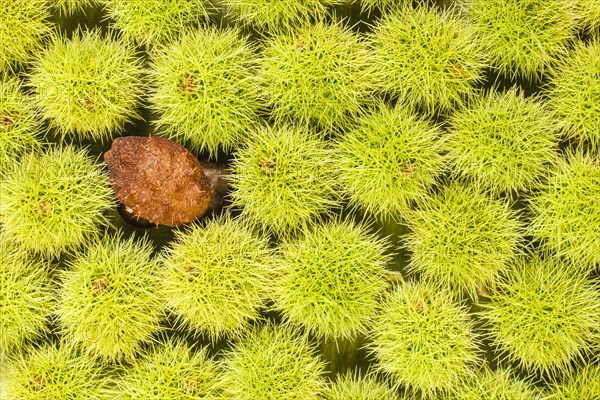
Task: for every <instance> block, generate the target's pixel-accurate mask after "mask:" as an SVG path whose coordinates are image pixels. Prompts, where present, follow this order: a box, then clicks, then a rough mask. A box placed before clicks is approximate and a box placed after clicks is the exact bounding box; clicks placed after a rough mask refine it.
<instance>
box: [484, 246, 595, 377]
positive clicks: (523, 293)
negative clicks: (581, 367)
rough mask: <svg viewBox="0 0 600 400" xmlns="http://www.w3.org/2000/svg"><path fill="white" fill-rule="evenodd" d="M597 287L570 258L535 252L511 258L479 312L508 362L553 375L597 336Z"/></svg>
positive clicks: (563, 369) (579, 357) (578, 359)
mask: <svg viewBox="0 0 600 400" xmlns="http://www.w3.org/2000/svg"><path fill="white" fill-rule="evenodd" d="M598 286H599V285H598V281H597V280H591V279H588V278H587V277H586V276H584V275H582V274H581V273H578V270H577V268H576V267H574V266H573V265H572V263H570V262H568V261H564V260H562V259H560V258H558V257H556V256H554V255H547V256H546V255H544V256H541V255H539V254H535V255H532V256H531V257H530V258H528V259H526V258H519V259H517V260H515V261H514V270H513V271H512V272H511V273H510V274H507V275H506V276H505V277H503V279H502V280H501V281H499V283H498V287H497V289H496V290H493V291H492V292H491V295H490V300H491V301H490V302H489V303H486V304H484V305H482V306H483V307H484V308H483V310H482V311H481V315H482V316H483V317H484V318H485V320H486V321H487V324H488V330H489V336H490V338H491V339H492V340H493V342H494V344H495V345H496V346H497V348H498V350H500V351H503V352H506V357H507V358H508V359H509V360H510V361H514V362H517V363H519V364H520V365H521V366H522V367H523V368H525V369H526V370H527V371H532V372H544V373H548V374H553V375H557V374H560V373H564V372H568V371H571V370H572V368H573V363H574V362H581V361H582V360H583V359H584V357H585V356H586V354H588V353H589V352H593V351H595V347H596V346H597V344H598V343H599V341H600V331H599V330H598V326H600V292H599V291H598ZM523 327H526V329H523Z"/></svg>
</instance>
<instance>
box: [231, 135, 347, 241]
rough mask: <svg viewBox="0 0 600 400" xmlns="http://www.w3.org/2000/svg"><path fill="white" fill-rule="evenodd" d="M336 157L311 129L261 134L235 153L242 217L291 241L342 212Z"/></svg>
mask: <svg viewBox="0 0 600 400" xmlns="http://www.w3.org/2000/svg"><path fill="white" fill-rule="evenodd" d="M333 162H334V158H333V152H332V150H331V149H330V148H329V147H328V145H327V144H326V143H325V142H324V141H323V140H321V139H319V138H318V137H316V135H314V134H311V133H310V132H309V131H308V130H307V129H304V128H301V127H297V126H295V127H292V126H281V127H269V126H265V127H262V128H259V129H258V130H257V131H256V132H253V133H251V137H250V139H249V140H248V142H247V145H246V146H245V147H243V148H240V149H238V150H237V152H236V153H235V157H234V160H233V162H232V166H231V170H232V175H231V178H230V181H231V186H232V188H233V191H232V193H231V198H232V200H233V205H234V206H238V207H241V208H242V211H241V213H242V217H244V218H248V220H249V221H251V222H252V223H253V224H256V225H258V226H259V227H261V228H262V229H263V230H265V231H268V232H272V233H274V234H275V235H277V236H289V235H291V234H293V233H294V231H297V230H298V229H301V228H303V227H306V226H308V225H310V224H311V223H312V222H313V221H314V220H315V219H316V218H317V217H319V216H320V215H322V214H326V213H328V212H329V210H330V209H331V207H333V206H337V204H338V194H337V192H336V189H335V186H336V183H335V179H334V177H333V173H334V170H333Z"/></svg>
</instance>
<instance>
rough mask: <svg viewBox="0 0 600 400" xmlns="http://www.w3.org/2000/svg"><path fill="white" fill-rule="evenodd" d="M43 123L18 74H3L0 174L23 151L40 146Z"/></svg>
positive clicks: (0, 81)
mask: <svg viewBox="0 0 600 400" xmlns="http://www.w3.org/2000/svg"><path fill="white" fill-rule="evenodd" d="M41 129H42V127H41V124H40V122H39V119H38V116H37V114H36V111H35V108H34V107H32V105H31V101H30V99H29V98H28V97H27V96H26V95H25V94H24V93H23V92H22V85H21V83H20V82H19V81H18V80H17V79H15V78H0V176H4V175H5V174H6V173H7V172H8V169H9V168H10V167H12V166H13V164H15V163H16V161H17V160H18V158H19V157H20V156H21V155H22V154H23V153H27V152H30V151H34V150H39V149H40V147H41V146H40V136H41Z"/></svg>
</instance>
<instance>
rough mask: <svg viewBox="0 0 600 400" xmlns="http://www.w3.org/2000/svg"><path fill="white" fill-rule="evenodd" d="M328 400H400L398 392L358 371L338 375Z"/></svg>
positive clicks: (331, 386) (328, 394)
mask: <svg viewBox="0 0 600 400" xmlns="http://www.w3.org/2000/svg"><path fill="white" fill-rule="evenodd" d="M326 398H327V400H400V399H404V397H400V396H399V395H398V394H397V393H396V391H394V390H393V389H392V388H390V387H389V386H388V385H387V384H386V383H383V382H380V381H379V380H378V379H376V378H375V377H374V376H370V375H361V374H360V373H359V372H358V371H354V372H346V373H344V374H341V375H338V376H337V378H336V380H335V381H334V382H332V383H331V385H330V387H329V392H328V393H327V397H326Z"/></svg>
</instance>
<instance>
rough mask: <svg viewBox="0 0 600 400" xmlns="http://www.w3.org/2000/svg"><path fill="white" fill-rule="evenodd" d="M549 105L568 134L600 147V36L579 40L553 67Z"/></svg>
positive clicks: (548, 86)
mask: <svg viewBox="0 0 600 400" xmlns="http://www.w3.org/2000/svg"><path fill="white" fill-rule="evenodd" d="M550 76H551V78H550V82H549V83H548V85H547V86H546V88H545V89H546V94H547V96H548V100H549V101H548V103H549V106H550V107H551V108H552V110H554V112H555V113H556V114H557V116H558V117H559V118H560V121H561V122H562V128H563V131H564V132H565V133H566V135H567V136H568V137H569V138H571V139H574V140H576V141H577V142H579V143H580V144H581V145H582V146H590V147H591V149H592V150H594V151H596V152H598V151H600V124H599V123H598V121H600V36H599V37H598V38H597V39H595V40H592V41H590V42H589V43H578V44H577V45H576V47H575V48H574V49H573V50H571V51H570V52H569V53H568V55H567V56H565V57H564V58H562V59H561V60H560V62H558V63H557V64H556V65H555V66H554V67H553V68H552V69H551V70H550Z"/></svg>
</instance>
